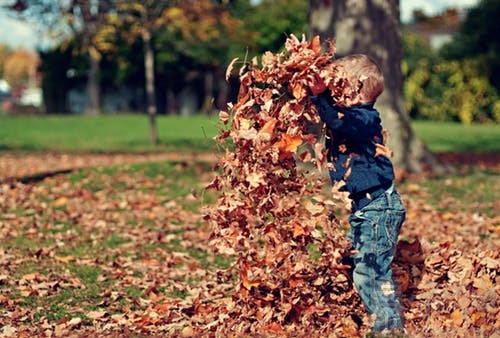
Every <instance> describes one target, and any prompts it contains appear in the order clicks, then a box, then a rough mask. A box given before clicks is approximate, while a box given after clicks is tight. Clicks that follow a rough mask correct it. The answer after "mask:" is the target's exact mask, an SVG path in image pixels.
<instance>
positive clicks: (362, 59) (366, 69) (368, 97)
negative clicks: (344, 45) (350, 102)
mask: <svg viewBox="0 0 500 338" xmlns="http://www.w3.org/2000/svg"><path fill="white" fill-rule="evenodd" d="M334 63H335V64H338V65H342V66H343V67H344V69H345V72H346V73H347V77H348V80H349V82H351V84H353V85H358V84H359V85H360V86H361V89H360V91H359V101H360V102H361V103H367V102H375V101H376V100H377V98H378V97H379V96H380V94H382V92H383V91H384V75H383V74H382V72H381V71H380V68H379V67H378V66H377V64H376V63H375V62H374V61H373V60H372V59H371V58H370V57H368V56H367V55H365V54H352V55H348V56H345V57H342V58H340V59H337V60H335V62H334Z"/></svg>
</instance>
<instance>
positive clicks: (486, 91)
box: [402, 0, 500, 124]
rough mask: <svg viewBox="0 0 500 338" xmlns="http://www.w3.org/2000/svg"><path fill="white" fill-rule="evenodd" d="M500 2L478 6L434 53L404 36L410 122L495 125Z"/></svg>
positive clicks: (499, 104) (488, 0)
mask: <svg viewBox="0 0 500 338" xmlns="http://www.w3.org/2000/svg"><path fill="white" fill-rule="evenodd" d="M499 16H500V2H499V1H497V0H482V1H480V2H479V4H478V5H477V6H476V7H474V8H471V9H470V10H469V12H468V13H467V16H466V18H465V21H464V23H463V25H462V26H461V29H460V32H459V33H458V34H457V35H456V36H455V37H454V38H453V40H452V41H451V42H450V43H448V44H446V45H444V46H443V47H442V48H441V49H440V50H439V51H433V50H432V49H431V48H430V46H429V45H427V44H426V43H425V42H424V41H422V40H420V39H419V38H418V37H417V36H416V35H414V34H411V33H409V32H405V33H404V35H403V39H404V53H405V55H404V62H403V65H402V66H403V74H404V75H405V88H404V89H405V101H406V108H407V109H408V111H409V113H410V116H411V117H413V118H421V119H432V120H439V121H447V120H448V121H450V120H451V121H460V122H462V123H465V124H470V123H473V122H475V123H488V122H500V98H499V84H500V80H499V76H500V57H499V55H500V45H499V40H498V17H499Z"/></svg>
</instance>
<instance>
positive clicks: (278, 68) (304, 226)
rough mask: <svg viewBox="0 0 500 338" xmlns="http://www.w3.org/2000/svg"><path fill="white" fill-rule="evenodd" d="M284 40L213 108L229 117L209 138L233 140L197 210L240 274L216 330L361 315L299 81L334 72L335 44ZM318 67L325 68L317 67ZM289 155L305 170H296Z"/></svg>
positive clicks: (300, 326)
mask: <svg viewBox="0 0 500 338" xmlns="http://www.w3.org/2000/svg"><path fill="white" fill-rule="evenodd" d="M285 46H286V52H283V53H280V54H272V53H270V52H267V53H265V54H264V55H263V56H262V67H259V66H258V64H257V62H256V61H255V59H253V60H252V62H251V64H249V65H247V66H246V67H247V68H246V69H245V70H244V71H243V72H242V73H241V76H240V80H241V88H240V93H239V97H238V101H237V102H236V103H235V104H234V105H233V106H232V107H230V111H229V112H228V114H229V116H226V113H224V115H222V116H221V117H222V118H223V120H221V122H222V123H223V124H224V123H225V122H226V121H229V120H230V121H231V125H230V126H229V128H223V129H222V130H221V133H220V135H219V137H218V138H217V140H218V141H219V142H220V143H221V145H223V144H225V142H226V139H227V138H229V139H230V140H231V141H232V142H231V144H232V146H231V147H234V148H231V150H226V152H225V155H224V157H223V158H221V159H220V161H219V164H218V167H219V168H220V169H221V173H220V175H217V177H216V179H215V180H214V181H213V182H212V183H211V184H210V185H209V186H210V187H212V188H215V189H216V190H217V191H219V199H218V202H217V204H216V205H214V206H212V207H211V208H209V209H208V210H207V217H206V218H207V220H208V221H209V222H210V224H211V226H212V235H211V238H212V240H211V244H212V245H213V247H214V248H215V249H216V250H218V251H219V252H229V251H230V252H231V253H233V255H236V257H237V259H236V261H235V266H234V268H237V271H238V276H239V288H238V289H236V290H235V292H234V294H233V299H234V300H235V303H236V307H234V308H232V309H231V311H230V312H229V315H230V317H229V318H228V319H227V320H226V321H224V323H222V324H221V325H220V326H219V327H218V329H217V332H218V333H220V334H223V335H230V334H231V333H233V334H236V335H247V334H249V335H255V334H257V335H258V334H264V333H267V334H270V333H272V334H278V335H287V334H289V333H291V332H303V333H304V332H306V331H304V330H308V329H311V330H315V331H316V332H317V333H318V334H319V333H321V334H323V335H329V334H337V335H345V334H347V332H352V331H359V329H360V325H359V324H355V323H354V322H350V323H349V325H346V326H343V325H338V321H336V320H334V318H339V317H343V316H346V317H350V316H355V317H361V316H362V312H361V311H362V309H361V306H360V301H359V299H357V298H356V295H355V294H354V293H352V292H351V291H352V285H350V283H349V280H350V279H349V277H348V276H347V268H346V267H345V266H344V265H343V264H342V258H343V257H344V256H346V255H348V250H346V249H347V248H348V244H347V242H346V240H345V238H344V234H343V233H342V232H341V231H340V230H339V227H338V225H339V224H338V221H337V220H336V218H335V217H330V216H331V215H333V211H334V210H333V208H334V207H335V202H334V201H333V200H332V196H331V195H330V196H328V195H326V194H324V193H323V192H322V191H323V188H324V187H328V186H329V185H330V183H329V180H328V179H327V178H326V177H324V175H322V173H321V169H322V167H323V166H324V165H325V164H326V163H325V156H324V153H323V145H322V144H320V141H319V138H318V137H316V136H315V135H312V134H310V133H309V132H308V131H307V128H308V126H309V125H311V124H314V123H319V121H320V119H319V116H318V114H317V113H316V111H315V109H314V107H313V106H312V104H311V101H310V99H309V89H308V81H309V78H310V76H328V77H330V76H331V75H332V74H335V68H334V67H332V61H333V58H334V55H333V54H332V52H333V50H334V47H333V45H330V49H329V50H326V51H324V52H321V46H320V41H319V38H318V37H316V38H314V39H313V40H312V41H311V42H309V41H307V40H305V39H302V40H298V39H297V38H296V37H294V36H291V37H290V39H288V40H287V42H286V44H285ZM326 68H328V69H329V71H330V72H329V73H328V74H325V73H324V72H322V71H323V70H324V69H326ZM332 72H333V73H332ZM329 83H330V85H331V86H333V85H334V83H335V85H336V86H337V87H335V90H334V91H332V92H334V93H335V94H336V95H337V96H338V97H337V98H338V99H339V100H341V99H342V96H343V95H347V94H345V93H349V88H348V86H346V84H347V82H346V81H342V80H340V79H337V80H332V81H330V82H329ZM342 86H344V87H342ZM306 144H307V145H309V147H305V146H303V145H306ZM298 158H300V159H301V161H300V163H302V164H300V165H301V166H304V168H305V167H306V166H309V167H310V168H311V170H309V169H301V168H299V164H298V163H299V162H297V159H298ZM315 168H319V169H320V170H316V169H315ZM318 276H321V278H318ZM342 276H343V277H342ZM343 295H349V297H348V298H349V302H346V301H345V300H346V299H345V298H344V297H343ZM245 318H248V319H249V320H250V319H251V318H259V321H247V320H245ZM238 327H239V328H238ZM235 328H238V329H235Z"/></svg>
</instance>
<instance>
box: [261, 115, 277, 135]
mask: <svg viewBox="0 0 500 338" xmlns="http://www.w3.org/2000/svg"><path fill="white" fill-rule="evenodd" d="M276 122H278V120H277V119H276V118H274V117H273V118H272V119H270V120H269V121H267V122H266V123H265V124H264V126H263V127H262V129H261V130H260V131H259V134H269V136H271V135H272V134H273V132H274V127H275V126H276Z"/></svg>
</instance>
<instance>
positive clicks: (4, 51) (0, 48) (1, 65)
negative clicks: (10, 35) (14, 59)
mask: <svg viewBox="0 0 500 338" xmlns="http://www.w3.org/2000/svg"><path fill="white" fill-rule="evenodd" d="M10 53H12V50H11V48H10V47H9V46H7V45H5V44H1V43H0V79H1V78H3V76H4V69H5V60H7V57H8V56H9V54H10Z"/></svg>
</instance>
